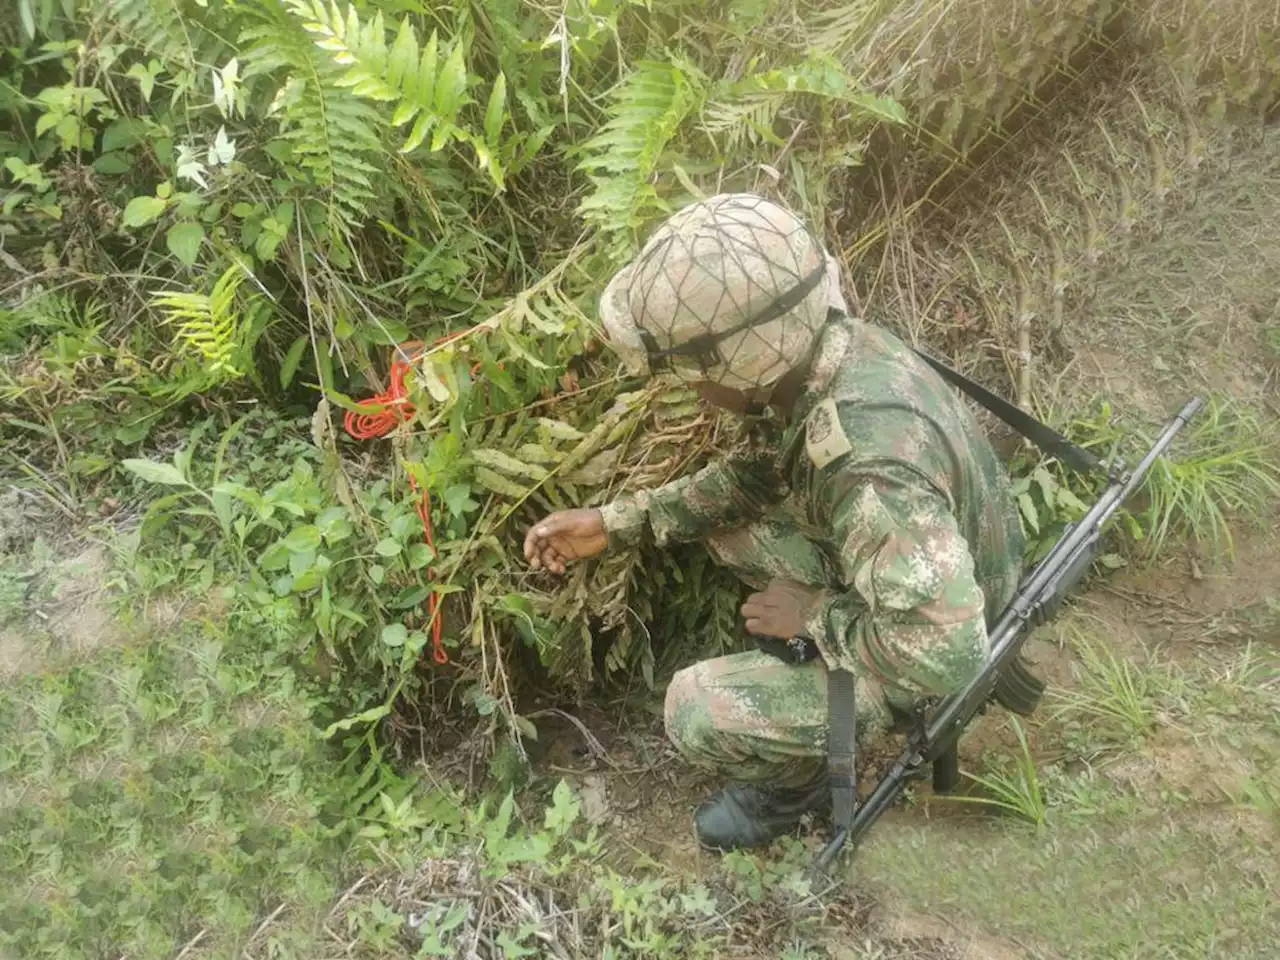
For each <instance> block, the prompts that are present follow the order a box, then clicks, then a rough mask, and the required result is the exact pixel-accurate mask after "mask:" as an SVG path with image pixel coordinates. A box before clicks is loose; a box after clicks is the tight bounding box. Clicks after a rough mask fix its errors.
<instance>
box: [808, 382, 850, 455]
mask: <svg viewBox="0 0 1280 960" xmlns="http://www.w3.org/2000/svg"><path fill="white" fill-rule="evenodd" d="M804 448H805V451H806V452H807V453H808V454H809V459H810V460H812V461H813V465H814V466H815V467H817V468H818V469H819V470H821V469H822V468H823V467H825V466H826V465H827V464H829V463H831V462H832V461H833V460H837V459H839V458H840V457H843V456H844V455H845V454H846V453H848V452H849V451H850V450H852V449H853V444H851V443H850V442H849V437H848V436H847V435H846V434H845V432H844V427H842V426H841V425H840V415H839V413H837V412H836V402H835V401H834V400H832V399H829V398H828V399H826V400H823V401H822V402H821V403H819V404H818V405H817V406H816V407H814V408H813V412H811V413H810V414H809V418H808V420H807V421H806V422H805V428H804Z"/></svg>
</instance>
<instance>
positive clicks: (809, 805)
mask: <svg viewBox="0 0 1280 960" xmlns="http://www.w3.org/2000/svg"><path fill="white" fill-rule="evenodd" d="M830 806H831V787H830V785H829V784H828V783H827V778H826V775H825V774H824V775H823V776H822V777H821V778H820V779H819V780H816V781H814V782H813V783H812V784H810V785H809V786H806V787H801V788H799V789H780V788H777V787H758V786H753V785H751V784H742V783H735V784H732V785H731V786H728V787H725V788H724V789H723V790H721V791H720V792H719V793H717V794H716V795H715V796H714V797H712V798H711V799H710V800H708V801H707V802H706V803H704V804H703V805H702V806H700V807H699V808H698V811H697V813H695V814H694V816H693V821H694V825H695V827H696V828H697V832H698V842H699V843H701V844H702V845H703V846H704V847H707V848H709V849H712V850H725V851H727V850H737V849H739V848H742V847H760V846H764V845H765V844H766V843H769V842H770V841H771V840H773V839H775V838H776V837H780V836H782V835H783V834H784V833H790V832H791V831H792V830H794V829H795V828H796V826H797V825H798V824H799V823H800V818H801V817H802V816H804V815H805V814H806V813H809V812H813V811H819V810H825V809H829V808H830Z"/></svg>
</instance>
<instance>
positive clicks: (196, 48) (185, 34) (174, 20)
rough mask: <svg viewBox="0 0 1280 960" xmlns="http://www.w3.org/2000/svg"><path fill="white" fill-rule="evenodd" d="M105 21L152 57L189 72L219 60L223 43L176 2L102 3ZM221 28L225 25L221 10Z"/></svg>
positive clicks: (113, 0)
mask: <svg viewBox="0 0 1280 960" xmlns="http://www.w3.org/2000/svg"><path fill="white" fill-rule="evenodd" d="M104 6H105V9H106V12H107V16H108V19H109V20H110V21H111V23H112V24H113V25H114V27H115V29H116V30H118V31H119V33H120V34H121V35H122V36H123V37H125V38H126V39H128V40H129V41H131V42H132V43H134V44H136V45H137V46H138V47H139V48H140V49H143V50H146V51H147V52H148V53H150V54H151V55H152V56H154V57H156V58H158V59H160V60H163V61H166V62H167V63H168V64H170V65H171V66H173V65H177V66H179V67H181V68H183V69H185V70H187V71H188V72H190V73H195V72H196V69H197V67H198V66H200V65H201V64H206V63H216V62H219V61H220V60H222V59H223V57H224V55H225V53H226V51H227V44H226V43H225V42H224V41H223V40H222V39H221V37H220V36H219V34H218V32H216V31H213V30H209V29H208V28H206V27H205V26H204V24H203V23H202V22H201V21H200V20H199V19H197V16H198V15H197V14H195V12H194V11H190V10H189V8H188V10H184V9H183V6H184V5H183V4H182V3H181V2H180V0H105V3H104ZM220 13H222V16H223V19H222V21H221V25H223V26H225V24H226V22H227V21H226V14H225V12H223V11H220Z"/></svg>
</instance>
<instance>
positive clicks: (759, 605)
mask: <svg viewBox="0 0 1280 960" xmlns="http://www.w3.org/2000/svg"><path fill="white" fill-rule="evenodd" d="M821 596H822V591H821V590H818V589H816V588H814V587H806V586H805V585H804V584H802V583H796V582H795V581H793V580H773V581H770V583H769V586H768V587H767V588H766V589H765V590H763V591H762V592H760V593H753V594H751V596H749V597H747V602H746V603H744V604H743V605H742V615H743V617H745V618H746V621H747V630H748V632H750V633H753V634H755V635H756V636H758V637H780V638H781V639H783V640H790V639H791V638H792V637H799V636H803V635H804V633H805V624H806V623H808V622H809V615H810V614H811V613H812V612H813V608H814V607H815V606H816V605H817V603H818V600H819V599H820V598H821Z"/></svg>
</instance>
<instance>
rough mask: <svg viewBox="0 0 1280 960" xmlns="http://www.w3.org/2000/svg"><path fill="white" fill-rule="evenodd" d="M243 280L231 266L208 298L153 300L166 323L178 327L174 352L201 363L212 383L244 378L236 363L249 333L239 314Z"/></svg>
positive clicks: (166, 293)
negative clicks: (238, 307) (239, 298)
mask: <svg viewBox="0 0 1280 960" xmlns="http://www.w3.org/2000/svg"><path fill="white" fill-rule="evenodd" d="M243 280H244V274H243V272H242V271H241V269H240V267H238V266H232V267H230V268H228V269H227V271H226V272H225V273H223V274H222V276H221V277H219V278H218V282H217V283H215V284H214V286H213V291H212V292H211V293H209V294H207V295H206V294H203V293H190V292H187V291H178V290H162V291H160V292H158V293H155V294H153V295H152V298H151V305H152V306H153V307H155V308H156V309H158V310H160V311H161V312H162V313H163V314H164V320H165V323H166V324H172V325H174V326H175V327H176V329H175V330H174V350H175V352H177V353H178V354H179V355H185V356H187V357H189V358H191V359H194V360H196V361H198V362H199V363H200V364H201V366H202V367H203V369H204V372H205V373H207V374H208V375H209V378H210V380H211V381H212V382H213V383H220V382H223V381H226V380H237V379H239V378H240V377H243V376H244V371H243V370H242V369H240V367H239V366H238V365H237V363H236V356H237V354H238V353H240V351H241V349H242V347H243V344H244V340H245V336H246V332H247V331H246V327H245V325H244V324H243V323H242V322H241V317H240V313H239V312H238V311H237V310H236V291H237V290H239V288H240V284H241V282H242V281H243Z"/></svg>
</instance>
